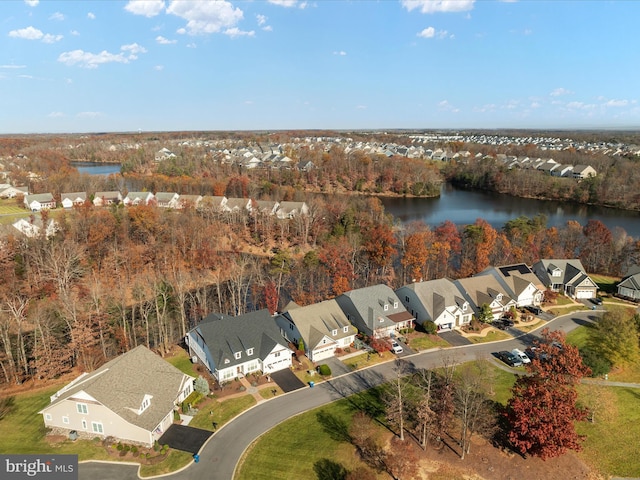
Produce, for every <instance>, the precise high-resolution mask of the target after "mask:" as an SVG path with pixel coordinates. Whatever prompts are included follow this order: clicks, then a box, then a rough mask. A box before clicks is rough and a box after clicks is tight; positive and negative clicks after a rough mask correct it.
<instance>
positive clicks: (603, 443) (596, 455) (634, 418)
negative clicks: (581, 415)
mask: <svg viewBox="0 0 640 480" xmlns="http://www.w3.org/2000/svg"><path fill="white" fill-rule="evenodd" d="M606 390H607V391H609V392H611V393H612V395H611V396H612V397H613V404H612V405H611V404H609V405H607V410H608V411H607V412H606V413H607V414H608V415H602V416H601V417H602V418H601V420H600V421H599V420H598V418H596V423H586V422H583V423H580V424H579V425H578V426H577V430H578V432H579V433H580V434H581V435H585V436H586V439H585V441H584V443H583V447H584V451H583V452H582V454H581V456H582V458H584V460H585V461H586V462H587V463H589V464H591V465H593V466H594V467H595V468H596V469H597V470H598V471H600V472H602V473H604V474H606V475H607V476H609V475H612V476H618V477H631V478H638V477H640V456H638V435H640V389H630V388H621V387H608V388H606ZM607 417H608V418H607Z"/></svg>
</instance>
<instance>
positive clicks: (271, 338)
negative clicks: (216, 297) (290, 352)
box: [194, 309, 286, 370]
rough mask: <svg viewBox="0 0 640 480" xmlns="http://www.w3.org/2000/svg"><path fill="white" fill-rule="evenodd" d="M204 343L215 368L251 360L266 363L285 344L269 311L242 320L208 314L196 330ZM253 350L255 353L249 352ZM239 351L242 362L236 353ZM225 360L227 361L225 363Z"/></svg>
mask: <svg viewBox="0 0 640 480" xmlns="http://www.w3.org/2000/svg"><path fill="white" fill-rule="evenodd" d="M194 330H196V331H197V332H198V333H199V334H200V336H201V337H202V339H203V340H204V342H205V344H206V346H207V348H208V349H209V353H210V354H211V358H212V359H213V362H214V365H215V368H216V369H218V370H220V369H221V368H229V367H232V366H234V365H240V364H243V363H245V362H247V361H249V360H252V359H258V358H259V359H261V360H264V359H265V358H266V357H267V355H269V353H271V351H272V350H273V348H274V347H275V346H276V345H278V344H279V345H286V342H285V341H284V339H283V338H282V336H281V335H280V329H279V328H278V326H277V325H276V322H275V320H274V319H273V317H272V316H271V315H270V314H269V311H268V310H267V309H262V310H258V311H257V312H251V313H247V314H244V315H241V316H239V317H231V316H229V315H225V314H221V313H212V314H210V315H208V316H207V317H206V318H205V319H204V320H203V321H202V323H200V324H199V325H198V326H197V327H195V329H194ZM251 348H253V354H252V355H248V354H247V351H248V350H249V349H251ZM238 352H240V354H241V356H240V358H239V359H236V358H235V354H236V353H238ZM225 360H228V362H226V363H225Z"/></svg>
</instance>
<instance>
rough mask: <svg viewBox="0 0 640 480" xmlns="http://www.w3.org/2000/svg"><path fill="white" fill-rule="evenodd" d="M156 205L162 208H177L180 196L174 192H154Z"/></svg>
mask: <svg viewBox="0 0 640 480" xmlns="http://www.w3.org/2000/svg"><path fill="white" fill-rule="evenodd" d="M155 199H156V204H157V205H158V207H162V208H178V207H179V203H178V202H179V199H180V195H178V194H177V193H175V192H156V194H155Z"/></svg>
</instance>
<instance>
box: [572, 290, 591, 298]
mask: <svg viewBox="0 0 640 480" xmlns="http://www.w3.org/2000/svg"><path fill="white" fill-rule="evenodd" d="M593 296H594V295H593V292H592V291H591V290H576V297H577V298H592V297H593Z"/></svg>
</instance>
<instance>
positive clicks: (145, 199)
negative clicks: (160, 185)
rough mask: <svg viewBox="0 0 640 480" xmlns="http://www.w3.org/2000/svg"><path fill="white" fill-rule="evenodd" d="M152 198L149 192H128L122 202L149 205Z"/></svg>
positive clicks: (129, 204) (128, 204)
mask: <svg viewBox="0 0 640 480" xmlns="http://www.w3.org/2000/svg"><path fill="white" fill-rule="evenodd" d="M154 198H155V197H154V195H153V193H151V192H129V193H128V194H127V196H126V197H124V200H122V203H124V204H125V205H126V206H137V205H149V203H150V202H151V201H153V200H154Z"/></svg>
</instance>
